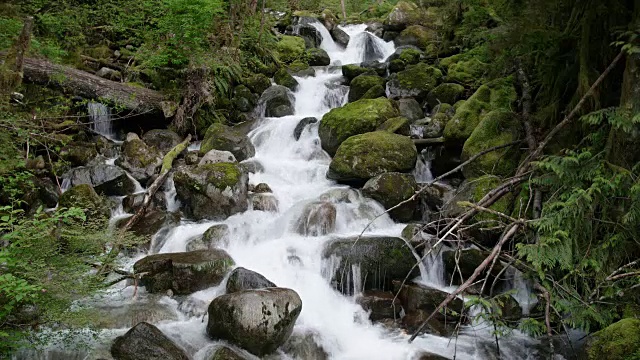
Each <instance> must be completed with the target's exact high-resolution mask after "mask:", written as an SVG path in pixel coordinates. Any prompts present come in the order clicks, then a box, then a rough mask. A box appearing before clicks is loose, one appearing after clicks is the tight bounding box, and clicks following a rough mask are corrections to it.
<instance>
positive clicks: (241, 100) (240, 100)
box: [231, 85, 258, 112]
mask: <svg viewBox="0 0 640 360" xmlns="http://www.w3.org/2000/svg"><path fill="white" fill-rule="evenodd" d="M231 103H232V104H233V105H234V106H235V108H236V110H238V111H241V112H250V111H252V110H253V108H254V107H255V106H256V104H257V103H258V97H257V95H255V94H253V93H252V92H251V90H250V89H249V88H248V87H247V86H245V85H238V86H236V87H235V88H234V89H233V98H232V99H231Z"/></svg>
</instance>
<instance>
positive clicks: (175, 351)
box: [111, 322, 189, 360]
mask: <svg viewBox="0 0 640 360" xmlns="http://www.w3.org/2000/svg"><path fill="white" fill-rule="evenodd" d="M111 355H112V356H113V358H114V359H115V360H189V357H188V356H187V354H186V352H185V351H184V350H183V349H181V348H180V347H179V346H178V345H176V344H175V343H173V341H171V339H169V338H168V337H167V336H166V335H165V334H163V333H162V331H160V330H159V329H158V328H157V327H155V326H153V325H151V324H149V323H146V322H141V323H139V324H138V325H136V326H134V327H133V328H131V329H130V330H129V331H127V333H126V334H124V335H123V336H118V337H117V338H116V339H115V341H114V342H113V345H111Z"/></svg>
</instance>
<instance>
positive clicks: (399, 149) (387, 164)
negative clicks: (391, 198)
mask: <svg viewBox="0 0 640 360" xmlns="http://www.w3.org/2000/svg"><path fill="white" fill-rule="evenodd" d="M417 157H418V152H417V150H416V147H415V145H414V144H413V141H411V139H409V138H408V137H406V136H402V135H396V134H392V133H388V132H386V131H375V132H369V133H365V134H362V135H356V136H352V137H350V138H349V139H347V140H346V141H345V142H344V143H342V145H340V148H338V151H337V152H336V154H335V156H334V158H333V160H332V161H331V164H330V165H329V171H328V172H327V177H328V178H329V179H332V180H336V181H339V182H345V183H364V182H366V181H367V180H369V179H371V178H372V177H374V176H377V175H380V174H382V173H385V172H409V171H411V170H413V168H414V167H415V164H416V159H417Z"/></svg>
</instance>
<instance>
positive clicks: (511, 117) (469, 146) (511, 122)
mask: <svg viewBox="0 0 640 360" xmlns="http://www.w3.org/2000/svg"><path fill="white" fill-rule="evenodd" d="M521 133H522V131H521V126H520V122H519V121H518V118H517V117H516V115H515V114H514V113H512V112H510V111H507V110H494V111H491V112H490V113H488V114H487V115H486V116H484V117H483V118H482V121H480V124H478V126H477V127H476V128H475V129H474V130H473V133H471V136H470V137H469V138H468V139H467V141H465V143H464V147H463V148H462V160H463V161H466V160H468V159H469V158H471V157H472V156H474V155H476V154H478V153H480V152H482V151H484V150H487V149H489V148H492V147H495V146H499V145H504V144H508V143H510V142H514V141H516V140H518V139H519V138H520V137H521ZM519 160H520V151H519V146H518V145H514V146H512V147H508V148H503V149H500V150H496V151H492V152H489V153H487V154H485V155H483V156H481V157H479V158H478V159H476V160H474V161H473V162H471V163H470V164H469V165H466V166H465V167H464V168H463V169H462V173H463V174H464V176H465V177H466V178H474V177H479V176H482V175H486V174H493V175H498V176H508V175H511V174H512V173H513V172H514V171H515V169H516V168H517V167H518V163H519Z"/></svg>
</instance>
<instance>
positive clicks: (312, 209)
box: [295, 201, 336, 236]
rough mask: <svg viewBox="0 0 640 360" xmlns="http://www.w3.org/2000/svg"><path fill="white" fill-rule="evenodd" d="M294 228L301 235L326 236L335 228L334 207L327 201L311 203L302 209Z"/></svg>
mask: <svg viewBox="0 0 640 360" xmlns="http://www.w3.org/2000/svg"><path fill="white" fill-rule="evenodd" d="M295 226H296V228H295V230H296V232H297V233H298V234H301V235H305V236H322V235H326V234H328V233H330V232H332V231H333V230H334V229H335V227H336V207H335V205H333V204H332V203H331V202H329V201H314V202H311V203H309V204H307V205H306V206H305V207H304V209H303V210H302V214H300V218H299V219H298V221H297V223H296V225H295Z"/></svg>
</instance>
